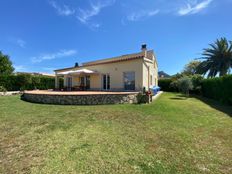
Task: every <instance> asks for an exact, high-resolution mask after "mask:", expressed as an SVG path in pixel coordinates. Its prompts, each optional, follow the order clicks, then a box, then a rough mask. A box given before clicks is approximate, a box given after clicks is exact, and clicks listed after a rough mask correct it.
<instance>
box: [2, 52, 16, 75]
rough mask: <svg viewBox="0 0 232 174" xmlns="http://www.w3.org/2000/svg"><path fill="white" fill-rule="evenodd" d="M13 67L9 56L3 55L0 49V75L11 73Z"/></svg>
mask: <svg viewBox="0 0 232 174" xmlns="http://www.w3.org/2000/svg"><path fill="white" fill-rule="evenodd" d="M13 71H14V68H13V66H12V62H11V61H10V57H9V56H8V55H4V54H3V53H2V52H1V51H0V75H8V74H12V73H13Z"/></svg>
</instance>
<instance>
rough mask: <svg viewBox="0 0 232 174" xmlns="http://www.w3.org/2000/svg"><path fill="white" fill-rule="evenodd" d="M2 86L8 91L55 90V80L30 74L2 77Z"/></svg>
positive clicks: (0, 84)
mask: <svg viewBox="0 0 232 174" xmlns="http://www.w3.org/2000/svg"><path fill="white" fill-rule="evenodd" d="M60 84H62V82H61V83H60ZM0 86H3V87H5V88H6V89H7V91H18V90H32V89H53V88H55V78H54V77H45V76H33V75H30V74H19V75H0Z"/></svg>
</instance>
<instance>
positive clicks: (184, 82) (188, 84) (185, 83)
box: [177, 76, 193, 96]
mask: <svg viewBox="0 0 232 174" xmlns="http://www.w3.org/2000/svg"><path fill="white" fill-rule="evenodd" d="M177 86H178V89H179V91H180V92H182V93H184V94H186V95H187V96H189V90H191V89H193V84H192V80H191V78H190V77H187V76H185V77H181V78H180V79H178V80H177Z"/></svg>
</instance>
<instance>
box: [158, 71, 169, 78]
mask: <svg viewBox="0 0 232 174" xmlns="http://www.w3.org/2000/svg"><path fill="white" fill-rule="evenodd" d="M158 75H159V78H169V77H171V76H170V75H169V74H167V73H165V72H164V71H159V72H158Z"/></svg>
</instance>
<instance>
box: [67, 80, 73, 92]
mask: <svg viewBox="0 0 232 174" xmlns="http://www.w3.org/2000/svg"><path fill="white" fill-rule="evenodd" d="M67 87H68V88H69V89H70V88H72V77H68V78H67Z"/></svg>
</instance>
